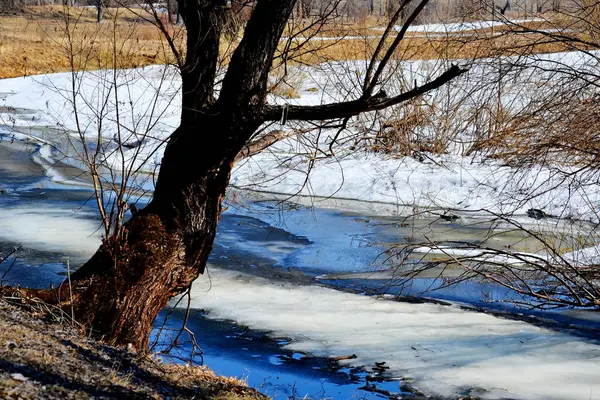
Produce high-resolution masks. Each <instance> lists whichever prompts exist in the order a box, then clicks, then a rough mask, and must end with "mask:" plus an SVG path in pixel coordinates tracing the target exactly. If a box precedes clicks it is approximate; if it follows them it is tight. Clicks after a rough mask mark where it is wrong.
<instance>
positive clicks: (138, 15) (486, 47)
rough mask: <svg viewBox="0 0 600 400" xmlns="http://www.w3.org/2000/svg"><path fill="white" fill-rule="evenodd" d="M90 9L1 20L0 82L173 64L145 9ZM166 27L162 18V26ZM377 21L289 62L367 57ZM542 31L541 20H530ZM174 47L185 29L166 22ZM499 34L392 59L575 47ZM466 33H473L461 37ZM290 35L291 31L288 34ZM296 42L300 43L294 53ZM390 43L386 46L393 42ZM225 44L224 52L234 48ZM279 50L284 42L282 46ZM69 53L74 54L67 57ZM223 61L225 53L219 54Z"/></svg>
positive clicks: (411, 38)
mask: <svg viewBox="0 0 600 400" xmlns="http://www.w3.org/2000/svg"><path fill="white" fill-rule="evenodd" d="M95 12H96V11H95V9H94V8H86V7H72V8H65V7H62V6H52V7H30V8H28V9H26V10H25V12H24V13H23V14H21V15H0V78H9V77H16V76H25V75H35V74H41V73H52V72H61V71H69V70H70V69H71V67H73V68H75V69H76V70H80V69H99V68H112V67H115V66H116V67H118V68H131V67H140V66H145V65H149V64H164V63H173V62H174V57H173V54H172V52H171V51H170V49H169V47H168V44H167V41H166V40H165V38H164V36H163V34H162V33H161V32H160V31H159V29H158V28H157V27H156V26H155V25H154V24H152V23H151V22H149V21H148V20H145V18H146V19H152V18H151V15H150V14H149V13H148V12H147V11H145V10H142V9H136V10H126V9H122V8H121V9H115V8H112V9H107V10H106V11H105V20H104V22H102V23H100V24H98V23H96V21H95V18H96V14H95ZM165 22H166V21H165ZM381 24H382V22H381V21H374V20H366V21H363V22H362V23H354V24H347V23H346V24H344V23H339V24H338V23H336V24H329V25H327V26H325V27H324V29H323V30H322V32H320V33H319V36H328V37H332V36H340V35H342V36H343V35H347V36H352V37H356V36H361V37H362V38H360V39H357V38H353V39H352V38H347V39H344V40H340V41H331V40H320V39H318V38H316V39H315V40H311V41H309V42H307V43H305V44H304V45H303V46H301V48H299V49H297V50H296V51H293V50H292V51H291V55H292V57H293V59H292V60H291V62H292V63H296V62H300V63H304V64H316V63H321V62H324V61H329V60H364V59H369V58H370V57H371V54H372V52H373V49H374V48H375V47H376V45H377V42H378V38H377V37H376V36H377V35H378V34H381V31H377V30H374V29H373V28H374V27H381ZM535 24H536V28H543V27H544V24H543V23H539V22H538V23H535ZM166 26H167V29H168V30H169V33H170V34H171V35H173V36H174V38H175V42H176V45H177V47H178V48H183V47H184V46H183V45H184V43H185V37H184V36H185V32H184V31H183V28H182V27H174V26H173V25H170V24H166ZM501 32H502V29H495V30H494V31H492V30H482V31H478V32H461V35H456V36H452V35H449V36H435V35H428V36H424V35H419V34H412V35H407V38H406V39H405V40H404V41H403V42H402V44H401V45H400V47H399V49H398V51H397V53H396V57H398V58H400V59H406V60H409V59H434V58H448V59H453V58H467V59H468V58H480V57H490V56H494V55H497V54H503V55H510V54H521V53H522V52H524V51H525V52H540V53H546V52H556V51H565V50H572V49H571V48H569V47H567V46H565V45H564V44H561V43H548V41H546V40H542V37H541V36H540V35H531V34H530V35H512V34H510V33H506V32H505V33H504V34H502V33H501ZM465 33H467V34H469V33H471V34H472V35H471V36H464V34H465ZM287 35H289V33H287ZM299 42H301V40H297V41H295V42H294V43H295V44H294V46H292V49H294V47H296V46H297V44H298V43H299ZM390 42H391V41H390ZM234 47H235V46H231V43H224V45H223V48H234ZM282 47H283V43H282ZM70 55H71V56H72V57H70ZM224 59H225V60H226V59H227V56H225V57H224Z"/></svg>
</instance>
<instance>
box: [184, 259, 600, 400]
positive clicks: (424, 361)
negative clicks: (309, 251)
mask: <svg viewBox="0 0 600 400" xmlns="http://www.w3.org/2000/svg"><path fill="white" fill-rule="evenodd" d="M192 296H193V303H192V304H193V307H198V308H202V309H205V310H208V312H209V316H210V317H211V318H216V319H227V320H235V321H237V322H238V323H239V324H243V325H246V326H248V327H249V328H256V329H261V330H269V331H271V335H272V336H273V337H281V336H285V337H291V338H292V339H293V341H292V342H291V343H290V344H289V345H287V347H288V348H289V349H290V350H293V351H297V352H306V353H310V354H312V355H314V356H323V357H329V356H344V355H350V354H356V355H357V356H358V358H357V359H354V360H346V361H342V363H343V364H348V365H353V366H371V367H373V366H375V363H376V362H382V361H385V362H386V363H387V365H388V366H389V367H390V370H389V374H390V375H391V376H396V377H404V378H407V377H410V378H412V379H414V385H415V386H416V387H417V388H418V389H420V390H425V391H426V392H427V393H429V394H440V395H449V396H459V395H461V394H462V393H461V392H462V390H464V389H466V388H475V389H482V391H478V392H477V395H478V397H481V398H490V399H492V398H516V399H532V400H535V399H563V400H567V399H582V400H594V399H600V380H598V376H600V346H599V345H597V344H594V343H589V342H586V341H584V340H581V339H579V338H577V337H574V336H570V335H568V334H565V333H559V332H554V331H551V330H549V329H545V328H540V327H536V326H533V325H531V324H527V323H524V322H520V321H514V320H506V319H502V318H498V317H495V316H491V315H487V314H483V313H477V312H470V311H464V310H461V309H459V308H458V307H455V306H442V305H435V304H408V303H401V302H395V301H392V300H389V299H386V298H374V297H368V296H361V295H357V294H351V293H344V292H340V291H336V290H333V289H328V288H323V287H318V286H295V285H292V284H288V283H273V282H270V281H268V280H266V279H263V278H257V277H252V276H250V275H246V274H241V273H235V272H230V271H225V270H221V269H216V268H210V269H209V274H208V275H206V276H202V277H200V278H199V279H198V280H197V281H196V282H195V283H194V287H193V293H192Z"/></svg>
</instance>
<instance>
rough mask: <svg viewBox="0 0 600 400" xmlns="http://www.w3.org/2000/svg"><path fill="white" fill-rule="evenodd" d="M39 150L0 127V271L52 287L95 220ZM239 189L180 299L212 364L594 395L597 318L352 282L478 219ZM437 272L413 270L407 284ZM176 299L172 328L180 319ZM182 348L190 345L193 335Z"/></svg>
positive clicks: (366, 279)
mask: <svg viewBox="0 0 600 400" xmlns="http://www.w3.org/2000/svg"><path fill="white" fill-rule="evenodd" d="M37 150H38V148H37V146H35V145H25V144H24V143H22V142H15V143H13V144H10V143H8V142H1V143H0V159H1V160H2V162H1V163H0V245H1V247H2V248H3V249H7V248H9V247H11V246H16V245H21V246H22V247H23V249H22V250H21V252H20V253H19V258H18V260H17V262H16V263H15V265H14V266H13V267H12V269H11V271H10V272H9V273H8V274H7V275H6V276H5V278H4V281H5V283H9V284H21V285H25V286H35V287H47V286H48V285H50V284H57V283H59V282H61V280H62V279H64V276H65V274H66V272H67V270H66V259H67V258H68V259H69V260H70V265H71V267H73V268H76V267H77V265H79V264H80V263H81V262H83V261H84V260H85V259H86V257H88V256H89V255H90V254H91V253H92V252H93V251H94V250H95V248H96V246H97V245H98V243H99V232H100V231H99V230H98V228H99V222H98V220H97V218H96V216H95V213H94V205H93V202H91V201H89V200H90V195H91V193H90V191H89V189H87V188H85V187H78V186H76V185H73V181H74V180H73V179H68V181H69V182H71V185H61V184H57V183H54V182H53V181H52V180H51V179H49V178H48V177H47V172H46V171H47V170H45V169H44V168H42V167H40V165H39V164H40V161H39V160H38V163H35V162H33V159H32V156H33V155H35V154H36V151H37ZM38 155H39V153H38ZM46 161H48V160H46ZM42 166H45V167H47V165H45V164H43V163H42ZM63 172H64V171H63ZM71 172H73V171H71ZM75 177H76V176H71V177H67V178H75ZM236 198H237V200H236V202H232V204H230V208H229V210H228V211H227V212H226V213H225V214H224V215H223V217H222V220H221V225H220V228H219V232H218V235H217V240H216V244H215V250H214V252H213V254H212V256H211V260H210V267H209V274H207V275H205V276H203V277H201V278H200V279H199V280H198V281H197V282H196V284H195V286H194V290H193V293H192V302H191V304H192V312H191V319H190V323H189V327H190V329H191V330H192V331H194V332H195V334H196V338H197V340H198V342H199V344H200V346H201V347H202V348H203V350H204V361H205V362H206V364H207V365H209V366H210V367H212V368H213V369H215V370H216V371H217V372H218V373H223V374H228V375H235V376H242V377H245V378H246V379H248V382H249V383H250V384H251V385H252V386H255V387H258V388H260V389H261V390H263V391H264V392H265V393H267V394H269V395H272V396H274V397H275V398H288V397H294V398H302V397H303V396H304V395H308V396H310V397H311V398H333V399H350V398H367V399H368V398H380V397H381V396H383V395H381V394H377V393H373V392H367V391H365V390H362V389H360V388H361V387H363V386H364V385H365V384H366V383H368V384H374V385H375V387H376V388H378V389H379V390H380V391H387V392H390V393H395V394H400V395H403V396H409V392H408V390H409V389H411V390H412V389H416V390H419V391H421V392H423V393H425V394H430V395H439V396H443V397H449V398H455V397H459V396H465V395H473V396H478V397H481V398H495V399H496V398H519V399H521V398H522V399H586V400H589V399H600V345H599V344H598V340H597V332H598V329H600V321H598V319H597V318H596V322H594V321H593V319H590V318H589V315H588V314H583V319H579V318H580V317H581V316H582V314H581V313H578V314H568V315H567V314H564V313H544V314H539V313H538V314H535V313H529V316H530V317H540V316H542V317H544V320H539V323H537V324H531V323H527V322H524V321H519V320H515V319H505V318H501V317H498V316H495V315H490V314H487V313H482V312H477V311H467V310H464V309H463V308H461V307H460V306H459V305H458V304H466V305H471V306H482V307H486V308H488V309H490V310H494V311H510V312H515V311H516V310H514V309H512V308H510V307H508V308H506V307H505V306H500V305H498V304H488V303H484V302H482V299H487V300H490V299H505V298H506V297H507V296H508V294H507V293H506V292H505V291H503V290H502V289H500V288H498V287H495V286H493V285H484V284H479V283H475V282H474V283H468V284H463V285H460V286H457V287H453V288H447V289H445V290H443V291H440V292H433V293H428V296H430V297H435V298H437V299H440V300H445V301H450V302H451V303H452V304H450V305H444V304H435V303H422V304H415V303H407V302H398V301H394V300H393V299H391V298H387V297H384V298H380V297H375V296H371V295H365V294H362V293H365V292H369V293H371V292H373V291H374V292H377V291H381V289H382V287H384V284H385V282H386V281H387V279H388V278H389V269H388V267H389V265H386V264H385V262H384V261H383V260H384V259H383V258H382V257H378V256H379V255H380V254H381V253H382V252H383V251H384V250H385V249H387V248H388V247H389V246H390V244H393V243H398V242H401V241H403V240H404V239H405V238H406V237H408V236H410V235H414V232H415V231H418V232H422V231H423V229H426V230H427V232H428V234H434V235H437V237H438V238H440V237H441V238H443V237H446V236H448V237H449V239H448V240H451V239H450V238H452V237H454V238H460V239H461V240H467V239H468V240H476V238H477V237H478V235H480V231H478V229H484V228H477V227H473V226H468V225H461V224H458V223H454V222H443V221H442V222H440V221H436V222H434V221H431V220H404V219H402V218H399V217H389V216H380V215H379V216H378V211H377V210H374V209H373V210H371V211H368V208H367V209H366V210H361V212H360V213H357V212H350V211H348V210H346V211H344V212H342V211H340V210H336V209H331V208H320V207H316V208H309V207H305V206H300V205H295V204H290V203H280V202H277V201H274V200H269V199H265V197H264V196H257V195H251V194H247V193H246V194H245V195H242V194H238V196H236ZM417 228H418V229H417ZM512 239H513V238H511V237H510V236H506V237H504V238H503V239H500V240H506V241H510V240H512ZM455 240H457V239H455ZM501 244H502V243H499V245H501ZM0 272H1V271H0ZM441 284H442V282H441V279H439V278H435V277H431V276H429V277H428V276H423V277H421V278H420V279H417V280H415V281H414V282H413V284H412V285H411V286H409V287H405V288H404V292H403V294H405V295H406V294H409V295H419V294H421V292H422V291H423V290H424V289H426V288H430V287H432V286H433V287H435V286H436V285H438V286H439V285H441ZM394 290H396V291H397V290H399V289H398V288H396V289H394ZM184 300H185V299H184ZM184 303H185V301H184V302H182V303H180V307H179V308H177V309H176V310H175V312H173V313H172V314H171V317H170V319H169V320H168V321H167V323H166V327H167V328H172V329H176V328H178V327H179V324H180V321H181V320H182V319H183V312H184V310H183V308H181V307H183V306H184ZM167 314H168V310H165V311H164V312H163V315H161V318H159V320H158V321H157V328H158V327H159V326H160V325H161V323H162V320H163V318H162V317H165V316H166V315H167ZM552 321H555V322H552ZM578 324H579V327H578V328H575V329H572V330H571V331H566V328H568V326H569V325H578ZM573 333H580V335H574V334H573ZM582 336H583V337H582ZM162 339H165V337H160V338H159V340H162ZM177 351H178V353H176V354H178V355H180V356H181V357H183V358H185V357H186V356H189V354H187V353H186V352H188V351H189V346H182V347H181V348H179V349H178V350H177ZM351 355H356V358H352V359H347V360H342V361H339V362H334V361H332V360H330V359H329V358H330V357H340V356H351ZM378 381H383V382H378Z"/></svg>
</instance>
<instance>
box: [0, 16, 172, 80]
mask: <svg viewBox="0 0 600 400" xmlns="http://www.w3.org/2000/svg"><path fill="white" fill-rule="evenodd" d="M139 11H140V13H141V14H142V16H143V14H144V12H143V10H139ZM94 12H95V11H94V10H93V9H91V8H82V7H77V8H72V9H70V10H67V9H65V8H63V7H35V8H29V9H27V10H26V12H25V13H24V14H22V15H4V16H0V78H8V77H15V76H25V75H34V74H41V73H52V72H60V71H68V70H70V68H71V59H70V57H69V54H73V55H74V56H75V60H74V61H75V64H76V66H77V67H83V66H84V67H85V68H86V69H98V68H105V67H107V66H113V62H114V60H115V57H114V55H115V54H117V55H118V57H117V60H118V65H117V66H118V67H119V68H130V67H138V66H144V65H149V64H156V63H166V62H172V61H173V60H172V58H171V55H170V53H169V51H168V49H167V47H166V41H165V40H164V39H163V37H162V35H161V33H160V32H159V30H158V29H157V28H156V27H155V26H154V25H152V24H151V23H149V22H146V21H144V20H142V19H141V18H140V17H139V16H138V15H135V14H134V13H133V12H131V11H127V10H124V9H109V10H107V11H106V13H105V21H104V22H102V23H101V24H98V23H96V22H95V19H94V18H95V14H94Z"/></svg>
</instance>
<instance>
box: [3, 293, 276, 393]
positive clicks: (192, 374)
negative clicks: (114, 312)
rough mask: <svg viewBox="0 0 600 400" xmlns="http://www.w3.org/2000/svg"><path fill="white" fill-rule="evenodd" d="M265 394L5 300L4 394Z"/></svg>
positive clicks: (229, 379) (201, 369)
mask: <svg viewBox="0 0 600 400" xmlns="http://www.w3.org/2000/svg"><path fill="white" fill-rule="evenodd" d="M125 397H126V398H134V399H162V398H169V399H189V398H201V399H220V400H232V399H236V400H246V399H263V398H266V396H264V395H262V394H260V393H259V392H257V391H255V390H253V389H250V388H248V387H247V386H246V384H245V383H244V382H242V381H240V380H237V379H234V378H226V377H221V376H217V375H215V374H214V373H213V372H212V371H211V370H209V369H208V368H205V367H186V366H182V365H172V364H161V363H160V362H159V361H158V360H156V359H153V358H150V357H143V358H140V357H139V356H138V355H136V354H135V353H130V352H127V351H125V350H122V349H117V348H114V347H111V346H107V345H104V344H101V343H99V342H97V341H95V340H93V339H89V338H86V337H82V336H81V335H79V334H78V333H77V332H76V330H75V329H74V328H73V327H72V326H69V324H68V323H67V321H66V320H63V319H61V318H56V317H53V316H52V315H51V314H48V313H46V312H43V311H42V310H41V309H34V308H28V309H24V308H22V307H19V306H15V305H11V304H9V303H8V302H7V301H6V300H4V299H0V398H3V399H17V398H18V399H64V398H69V399H90V398H125Z"/></svg>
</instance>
